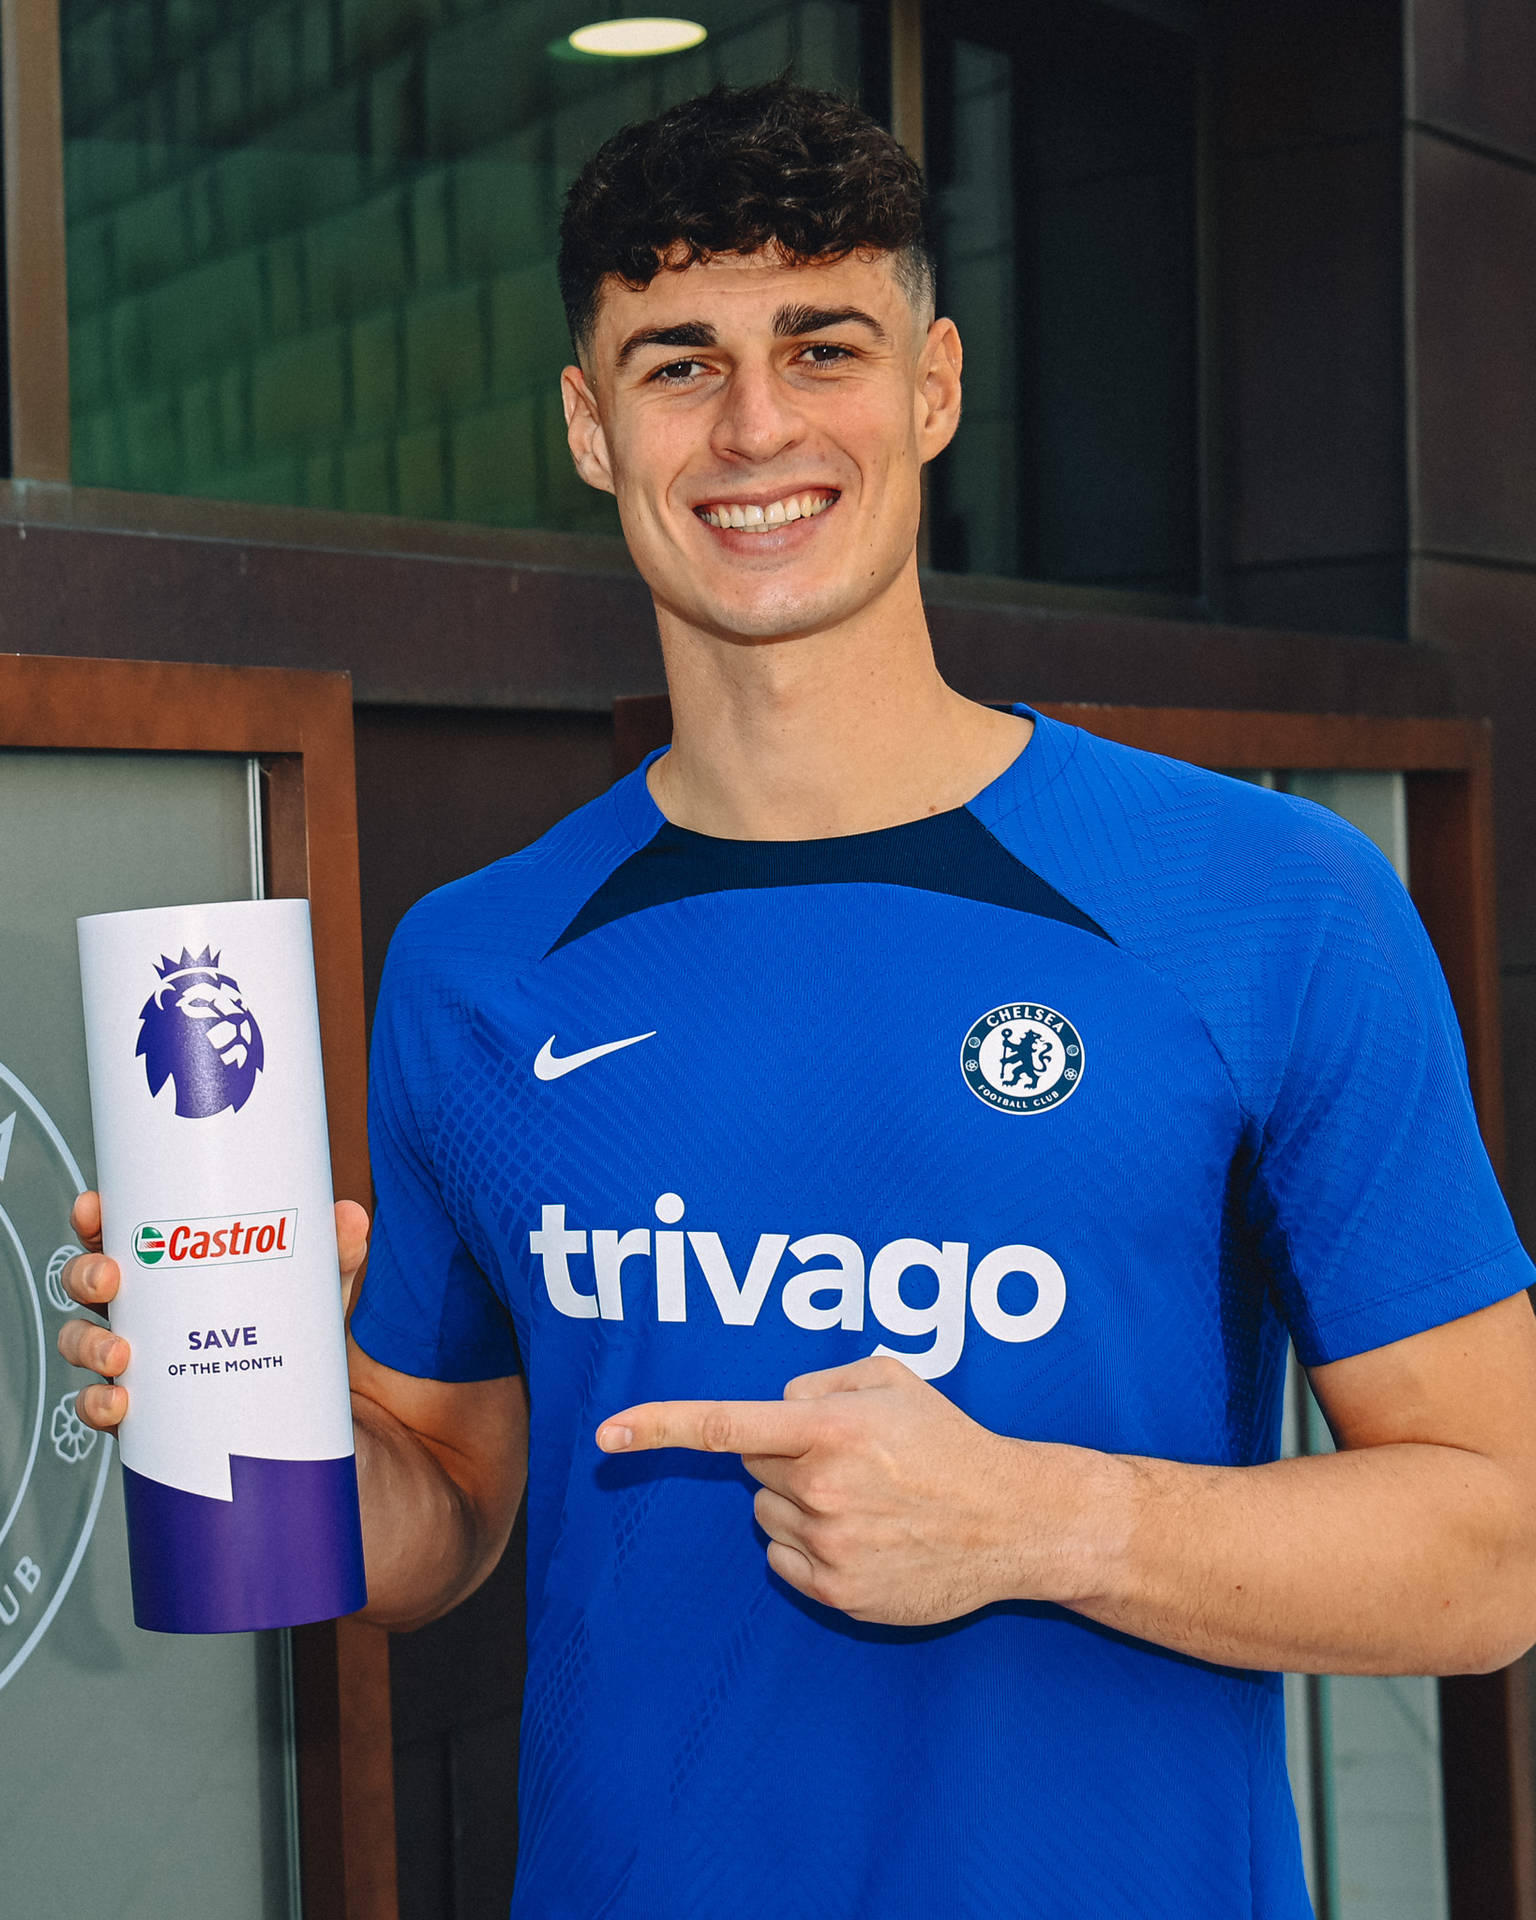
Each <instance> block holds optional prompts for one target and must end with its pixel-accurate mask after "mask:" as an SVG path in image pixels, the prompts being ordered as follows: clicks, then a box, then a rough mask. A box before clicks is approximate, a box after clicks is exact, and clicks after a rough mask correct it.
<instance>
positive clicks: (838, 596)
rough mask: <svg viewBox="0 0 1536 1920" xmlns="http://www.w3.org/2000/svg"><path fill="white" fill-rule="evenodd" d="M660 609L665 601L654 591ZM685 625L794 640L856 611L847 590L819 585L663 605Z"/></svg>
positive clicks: (748, 637)
mask: <svg viewBox="0 0 1536 1920" xmlns="http://www.w3.org/2000/svg"><path fill="white" fill-rule="evenodd" d="M657 603H658V610H660V609H661V608H662V607H663V606H664V605H665V602H663V601H662V600H661V599H660V596H658V602H657ZM666 610H667V611H668V612H670V613H671V614H672V615H673V617H674V618H675V619H677V620H678V621H680V622H681V623H682V624H683V625H685V626H689V627H692V628H694V629H695V631H697V632H702V633H707V634H709V635H710V636H711V637H712V638H715V639H719V640H736V641H741V642H742V643H743V644H756V643H759V642H763V641H773V640H798V639H803V638H805V637H806V636H807V635H809V634H814V633H823V632H825V631H826V630H827V628H829V627H834V626H837V625H839V624H841V623H842V622H843V621H845V620H848V619H850V618H852V617H853V616H854V615H855V614H857V613H858V612H859V604H858V603H857V602H855V601H854V600H852V599H851V598H850V596H849V595H848V594H847V592H846V591H844V592H841V593H840V592H838V591H837V590H836V589H835V588H828V587H823V588H822V589H820V590H819V591H815V590H809V591H808V590H804V589H802V590H801V591H798V592H783V591H779V592H774V593H754V594H744V595H736V594H729V595H721V596H718V597H717V596H713V595H712V596H710V597H709V598H708V599H701V598H697V597H693V596H690V597H689V599H688V600H686V601H683V602H677V601H674V602H673V603H672V604H671V606H670V607H667V609H666Z"/></svg>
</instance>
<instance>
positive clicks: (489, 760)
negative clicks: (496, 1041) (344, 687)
mask: <svg viewBox="0 0 1536 1920" xmlns="http://www.w3.org/2000/svg"><path fill="white" fill-rule="evenodd" d="M611 736H612V729H611V726H610V723H609V721H608V718H607V716H606V715H602V714H583V713H537V712H534V713H529V712H518V713H495V712H488V711H483V710H482V711H473V710H469V711H466V710H462V709H453V710H447V711H445V710H442V709H432V708H390V707H373V706H365V707H359V709H358V710H357V715H356V740H357V812H358V821H359V850H360V856H361V873H362V894H363V946H364V953H363V961H364V976H365V982H366V993H367V1003H368V1008H369V1012H370V1015H371V1013H372V1008H373V1002H374V997H375V995H376V994H377V992H378V984H379V974H380V971H381V970H382V968H383V964H384V950H385V948H386V946H387V945H388V943H389V936H390V935H391V933H393V931H394V929H395V926H396V924H397V923H398V921H399V919H400V916H401V915H402V914H403V913H404V912H405V910H406V908H407V907H409V906H410V905H411V903H412V902H413V901H415V900H419V899H420V898H421V896H422V895H423V894H424V893H430V892H431V890H432V889H433V888H434V887H440V886H443V885H444V884H445V883H446V882H448V881H449V880H457V879H458V878H459V877H460V876H461V875H462V874H466V873H472V872H473V871H474V870H475V869H476V868H477V867H484V866H488V865H489V864H490V862H491V861H493V860H499V859H501V858H502V857H503V856H504V855H505V854H508V853H515V852H516V851H517V849H518V848H519V847H525V846H527V845H528V843H529V842H530V841H532V840H537V839H538V837H539V835H540V834H541V833H543V832H544V831H545V830H546V829H547V828H549V827H552V826H553V825H554V823H555V822H556V821H557V820H559V819H561V818H563V816H564V815H566V814H567V813H569V812H571V810H572V809H573V808H575V807H579V806H580V805H581V804H582V803H583V802H584V801H586V800H590V799H591V798H592V796H593V795H594V794H597V793H601V792H602V790H603V788H604V787H606V786H607V785H608V782H609V780H610V779H611V778H612V775H611V774H610V772H609V757H610V740H611Z"/></svg>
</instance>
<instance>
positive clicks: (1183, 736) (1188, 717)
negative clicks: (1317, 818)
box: [614, 695, 1536, 1920]
mask: <svg viewBox="0 0 1536 1920" xmlns="http://www.w3.org/2000/svg"><path fill="white" fill-rule="evenodd" d="M1040 711H1041V712H1042V713H1047V714H1050V715H1051V716H1052V717H1053V718H1055V719H1058V720H1066V721H1070V722H1071V723H1072V724H1073V725H1075V726H1079V727H1083V728H1085V729H1086V730H1087V731H1088V732H1090V733H1096V734H1100V735H1102V736H1103V737H1104V738H1105V739H1109V740H1118V741H1120V742H1121V743H1122V744H1124V745H1126V746H1131V747H1140V748H1144V749H1145V750H1147V751H1149V752H1153V753H1165V754H1171V755H1172V756H1173V757H1174V758H1175V759H1179V760H1188V761H1192V762H1193V763H1195V764H1196V765H1198V766H1206V767H1214V768H1217V769H1223V768H1242V769H1245V770H1261V769H1272V770H1275V771H1279V770H1281V769H1284V770H1286V771H1291V770H1296V771H1300V770H1303V769H1305V770H1307V771H1360V772H1383V773H1401V774H1402V775H1403V776H1404V783H1405V786H1406V790H1407V804H1408V870H1409V879H1410V886H1411V891H1412V894H1413V898H1414V903H1415V905H1416V906H1417V907H1418V910H1419V913H1420V915H1421V917H1422V918H1423V921H1424V924H1425V926H1426V928H1427V929H1428V931H1429V936H1430V939H1431V940H1432V941H1433V943H1434V946H1435V950H1436V952H1437V953H1438V954H1439V956H1440V962H1441V965H1442V966H1443V967H1444V969H1445V975H1446V980H1447V983H1448V984H1449V986H1450V990H1451V998H1452V1000H1453V1001H1454V1003H1455V1006H1456V1013H1457V1017H1458V1018H1459V1020H1460V1022H1461V1030H1462V1034H1463V1036H1464V1038H1465V1040H1466V1046H1467V1062H1468V1070H1469V1074H1470V1078H1471V1083H1472V1094H1473V1098H1474V1100H1475V1101H1476V1103H1477V1111H1478V1118H1479V1120H1480V1122H1481V1125H1482V1130H1483V1138H1484V1140H1485V1141H1486V1143H1487V1146H1488V1152H1489V1156H1490V1158H1491V1159H1492V1161H1493V1163H1494V1166H1495V1168H1497V1169H1498V1170H1499V1171H1501V1172H1502V1170H1503V1159H1504V1109H1503V1078H1502V1068H1501V1062H1500V1052H1499V973H1498V951H1497V935H1496V925H1497V922H1496V918H1495V912H1494V905H1495V903H1494V857H1493V806H1492V793H1493V772H1492V745H1491V742H1492V727H1491V724H1490V722H1489V721H1487V720H1443V719H1395V718H1388V717H1384V716H1380V715H1376V714H1347V713H1343V714H1341V713H1264V712H1239V711H1232V710H1227V709H1216V708H1209V709H1208V708H1197V707H1110V706H1089V705H1080V704H1073V703H1060V702H1051V703H1045V702H1042V703H1040ZM671 730H672V717H671V708H670V706H669V705H668V702H667V700H666V698H665V696H664V695H642V696H637V697H634V698H630V699H621V700H618V701H616V702H615V703H614V769H615V772H616V773H620V774H622V773H627V772H629V771H630V770H631V769H632V768H634V767H636V766H638V765H639V763H640V762H641V760H642V759H644V757H645V755H646V754H647V753H650V752H652V751H653V750H654V749H655V748H657V747H660V746H664V745H665V744H666V743H667V741H668V739H669V738H670V737H671ZM1440 1750H1441V1763H1442V1774H1443V1780H1444V1801H1445V1832H1446V1866H1447V1873H1448V1877H1449V1883H1450V1895H1451V1913H1452V1916H1453V1920H1536V1834H1533V1807H1532V1790H1533V1782H1532V1765H1531V1736H1530V1725H1529V1705H1528V1695H1527V1681H1526V1672H1525V1668H1524V1666H1523V1665H1522V1664H1518V1663H1517V1664H1516V1665H1515V1666H1512V1667H1508V1668H1506V1669H1505V1670H1504V1671H1503V1672H1501V1673H1493V1674H1479V1675H1472V1676H1467V1677H1457V1678H1454V1679H1447V1680H1442V1681H1441V1682H1440Z"/></svg>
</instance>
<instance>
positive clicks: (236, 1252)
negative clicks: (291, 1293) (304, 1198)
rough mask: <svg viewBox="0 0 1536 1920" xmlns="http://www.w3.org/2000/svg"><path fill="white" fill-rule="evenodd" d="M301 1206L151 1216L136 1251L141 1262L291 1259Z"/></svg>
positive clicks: (138, 1232) (222, 1263)
mask: <svg viewBox="0 0 1536 1920" xmlns="http://www.w3.org/2000/svg"><path fill="white" fill-rule="evenodd" d="M298 1230H299V1210H298V1208H297V1207H285V1208H283V1210H282V1211H281V1212H279V1213H244V1214H228V1213H221V1214H215V1215H214V1216H213V1217H212V1218H211V1219H206V1220H176V1219H174V1218H172V1219H161V1220H146V1221H144V1222H142V1223H141V1224H140V1225H139V1226H137V1227H135V1228H134V1230H133V1257H134V1259H135V1260H137V1261H138V1263H139V1265H140V1266H141V1267H159V1266H164V1267H167V1268H169V1267H177V1268H180V1267H238V1266H244V1265H245V1264H246V1263H247V1262H248V1261H252V1260H288V1259H291V1258H292V1255H293V1243H294V1241H295V1240H296V1239H297V1237H298Z"/></svg>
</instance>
